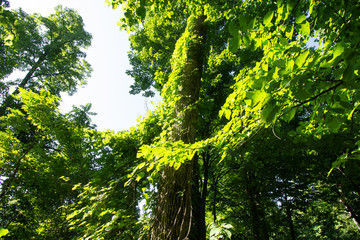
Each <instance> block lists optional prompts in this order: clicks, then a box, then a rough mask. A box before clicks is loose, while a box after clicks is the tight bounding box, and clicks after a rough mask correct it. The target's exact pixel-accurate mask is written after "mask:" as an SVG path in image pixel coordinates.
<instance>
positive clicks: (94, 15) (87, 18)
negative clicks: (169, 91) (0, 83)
mask: <svg viewBox="0 0 360 240" xmlns="http://www.w3.org/2000/svg"><path fill="white" fill-rule="evenodd" d="M59 4H61V5H63V6H66V7H70V8H73V9H75V10H77V11H78V13H79V14H80V15H81V16H82V18H83V20H84V23H85V29H86V30H87V31H88V32H90V33H91V34H92V36H93V40H92V46H91V47H90V48H89V49H88V50H87V51H86V53H87V61H88V62H90V64H91V66H92V68H93V69H94V71H93V73H92V77H91V78H89V79H88V84H87V85H86V86H85V87H84V88H80V89H79V90H78V92H77V93H75V94H74V95H73V96H71V97H69V96H67V95H65V94H63V96H62V99H63V103H62V104H61V106H60V109H61V111H62V112H64V113H65V112H68V111H70V110H71V109H72V105H75V106H80V105H85V104H86V103H91V104H92V108H91V111H92V112H96V113H97V115H96V116H92V119H93V123H94V124H96V125H97V126H98V129H99V130H105V129H111V130H115V131H120V130H127V129H129V128H130V127H131V126H135V125H136V119H137V118H138V117H139V116H141V115H145V113H146V111H147V109H151V108H152V105H151V104H150V101H154V99H146V98H144V97H142V96H141V95H135V96H134V95H130V94H129V90H130V85H131V84H132V79H131V78H130V77H129V76H127V75H126V74H125V71H126V70H128V69H131V67H130V65H129V62H128V58H127V52H128V51H129V49H130V47H129V41H128V35H127V33H126V32H124V31H120V29H119V27H118V26H117V25H116V24H117V22H118V21H119V19H120V17H121V16H122V12H121V10H120V8H119V9H118V10H113V9H111V7H108V6H107V5H106V4H105V0H10V5H11V8H19V7H21V8H22V9H23V10H24V11H25V12H27V13H29V14H32V13H40V14H41V15H43V16H48V15H49V14H51V13H53V12H54V8H55V6H57V5H59Z"/></svg>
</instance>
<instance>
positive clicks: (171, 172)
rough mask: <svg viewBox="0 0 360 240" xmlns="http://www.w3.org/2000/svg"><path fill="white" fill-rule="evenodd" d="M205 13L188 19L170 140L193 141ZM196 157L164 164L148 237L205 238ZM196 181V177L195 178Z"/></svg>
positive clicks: (171, 239)
mask: <svg viewBox="0 0 360 240" xmlns="http://www.w3.org/2000/svg"><path fill="white" fill-rule="evenodd" d="M205 19H206V17H205V16H198V17H197V18H195V21H188V24H192V25H190V26H189V25H188V29H191V32H190V36H189V39H190V40H189V42H188V44H189V45H188V48H187V52H186V61H185V66H183V72H182V76H181V80H180V86H179V89H180V90H179V95H180V96H179V97H180V100H178V102H176V106H175V114H176V115H177V116H178V117H179V119H180V121H179V123H177V124H176V125H175V126H174V127H173V132H172V139H171V140H172V141H183V142H184V143H194V142H195V137H196V125H197V115H198V110H197V107H196V102H197V101H198V99H199V92H200V82H201V76H202V65H203V58H204V44H205V35H206V28H205V27H204V21H205ZM197 159H198V157H197V156H195V157H194V158H193V159H192V160H191V161H189V162H186V163H184V164H183V165H182V166H181V167H180V168H179V169H178V170H175V169H174V168H172V167H169V166H167V167H165V169H164V171H163V175H162V180H161V183H160V189H159V196H158V202H157V206H156V209H155V211H154V223H153V226H152V233H151V239H152V240H168V239H169V240H175V239H179V240H183V239H194V240H195V239H196V240H202V239H205V221H204V220H203V219H204V218H205V216H204V213H203V211H201V209H202V207H201V206H199V205H198V204H199V203H200V202H201V201H199V198H200V193H199V188H198V186H199V185H198V183H194V179H195V178H196V177H195V176H196V175H197V173H194V170H197V169H198V167H197V164H198V162H197ZM195 181H196V180H195Z"/></svg>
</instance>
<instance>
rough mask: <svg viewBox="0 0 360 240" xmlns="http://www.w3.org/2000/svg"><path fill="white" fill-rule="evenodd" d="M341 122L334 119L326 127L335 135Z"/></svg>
mask: <svg viewBox="0 0 360 240" xmlns="http://www.w3.org/2000/svg"><path fill="white" fill-rule="evenodd" d="M341 124H342V122H341V121H340V120H339V119H338V118H336V117H334V118H332V119H331V120H330V121H329V122H327V123H326V126H327V127H328V128H329V129H330V131H331V132H334V133H337V132H338V131H339V129H340V127H341Z"/></svg>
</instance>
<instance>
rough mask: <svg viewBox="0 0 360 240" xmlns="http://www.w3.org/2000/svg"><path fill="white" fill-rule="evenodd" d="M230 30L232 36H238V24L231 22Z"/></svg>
mask: <svg viewBox="0 0 360 240" xmlns="http://www.w3.org/2000/svg"><path fill="white" fill-rule="evenodd" d="M228 29H229V33H230V34H231V36H236V35H238V34H239V27H238V25H237V24H236V22H230V23H229V25H228Z"/></svg>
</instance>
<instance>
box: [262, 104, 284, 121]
mask: <svg viewBox="0 0 360 240" xmlns="http://www.w3.org/2000/svg"><path fill="white" fill-rule="evenodd" d="M279 109H280V108H279V107H278V106H276V104H274V103H272V104H269V105H267V106H266V107H265V108H264V109H263V110H262V111H261V119H262V120H263V121H264V122H266V123H273V122H274V120H275V117H276V114H277V112H278V111H279Z"/></svg>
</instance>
